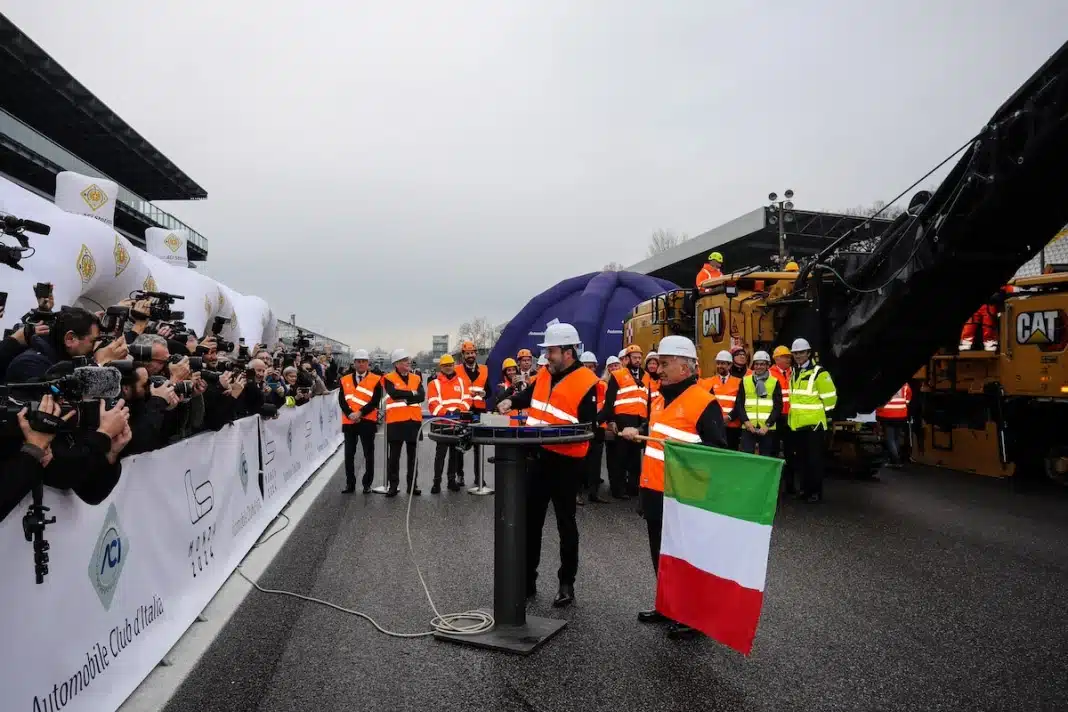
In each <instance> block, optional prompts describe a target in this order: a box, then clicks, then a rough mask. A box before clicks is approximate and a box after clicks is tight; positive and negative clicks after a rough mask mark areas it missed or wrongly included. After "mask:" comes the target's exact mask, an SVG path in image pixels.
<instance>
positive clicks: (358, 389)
mask: <svg viewBox="0 0 1068 712" xmlns="http://www.w3.org/2000/svg"><path fill="white" fill-rule="evenodd" d="M380 378H381V377H380V376H376V375H375V374H373V373H371V372H370V371H368V372H367V373H366V374H365V375H364V377H363V380H362V381H360V383H359V384H358V385H357V383H356V374H355V373H349V374H346V375H344V376H342V377H341V390H342V392H343V393H344V394H345V400H347V401H348V402H349V407H350V408H352V410H355V411H357V412H359V411H360V409H362V408H363V407H364V406H365V405H367V404H368V403H370V402H371V398H372V397H373V396H374V394H375V386H377V385H378V381H379V379H380ZM360 420H362V421H370V422H372V423H377V422H378V408H377V407H376V408H375V409H374V410H372V411H371V412H370V413H368V414H367V415H364V416H361V417H360ZM341 422H342V423H343V424H344V425H352V424H353V423H355V422H356V421H355V420H352V419H351V418H349V417H348V416H347V415H345V414H344V413H342V414H341Z"/></svg>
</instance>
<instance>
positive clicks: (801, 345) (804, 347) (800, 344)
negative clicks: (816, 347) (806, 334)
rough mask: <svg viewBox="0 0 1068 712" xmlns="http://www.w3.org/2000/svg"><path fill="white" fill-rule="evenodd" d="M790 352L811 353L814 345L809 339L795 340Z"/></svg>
mask: <svg viewBox="0 0 1068 712" xmlns="http://www.w3.org/2000/svg"><path fill="white" fill-rule="evenodd" d="M790 350H791V351H793V352H794V353H797V352H798V351H811V350H812V345H811V344H810V343H808V340H807V339H794V345H793V346H791V347H790Z"/></svg>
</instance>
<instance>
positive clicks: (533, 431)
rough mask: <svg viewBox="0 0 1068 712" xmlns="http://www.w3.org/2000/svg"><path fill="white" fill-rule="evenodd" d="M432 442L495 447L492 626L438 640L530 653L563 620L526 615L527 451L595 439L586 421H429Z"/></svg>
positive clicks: (560, 627)
mask: <svg viewBox="0 0 1068 712" xmlns="http://www.w3.org/2000/svg"><path fill="white" fill-rule="evenodd" d="M429 437H430V439H431V440H433V441H435V442H444V443H450V444H452V443H461V444H466V443H468V442H470V443H471V444H477V445H492V446H493V448H494V459H493V462H494V473H495V474H494V486H495V488H496V499H495V502H494V507H493V509H494V527H493V618H494V621H495V626H494V628H493V630H491V631H488V632H486V633H479V634H476V635H458V634H454V633H435V634H434V637H435V638H438V639H440V640H449V641H453V642H456V643H465V644H467V645H473V646H476V647H480V648H490V649H493V650H503V651H506V652H510V653H519V654H520V655H529V654H530V653H532V652H534V650H535V649H536V648H537V647H538V646H539V645H541V644H542V643H544V642H545V641H546V640H548V639H549V638H551V637H552V636H554V635H556V634H557V633H559V632H560V631H561V630H563V628H564V626H565V625H567V621H564V620H557V619H553V618H542V617H540V616H528V615H527V601H526V569H527V567H526V563H527V548H526V540H527V508H526V504H527V502H526V500H527V463H528V459H527V458H528V451H529V450H530V449H531V448H536V447H540V446H542V445H564V444H567V443H576V442H583V441H585V440H592V439H593V428H592V426H590V425H589V424H581V425H572V426H521V427H510V426H507V425H490V424H484V423H447V422H442V423H432V424H431V426H430V433H429Z"/></svg>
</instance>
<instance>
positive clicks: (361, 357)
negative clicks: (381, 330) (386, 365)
mask: <svg viewBox="0 0 1068 712" xmlns="http://www.w3.org/2000/svg"><path fill="white" fill-rule="evenodd" d="M352 360H353V361H370V360H371V354H369V353H367V349H356V350H355V351H353V352H352Z"/></svg>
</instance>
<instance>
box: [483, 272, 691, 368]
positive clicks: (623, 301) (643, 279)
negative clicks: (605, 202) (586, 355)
mask: <svg viewBox="0 0 1068 712" xmlns="http://www.w3.org/2000/svg"><path fill="white" fill-rule="evenodd" d="M678 288H679V287H678V286H677V285H676V284H675V283H673V282H669V281H667V280H664V279H658V278H656V277H650V276H648V275H644V274H638V273H637V272H590V273H588V274H583V275H580V276H578V277H571V278H570V279H565V280H564V281H562V282H559V283H558V284H556V285H554V286H552V287H550V288H549V289H546V290H545V291H544V292H542V293H541V294H539V295H538V296H536V297H534V298H533V299H531V300H530V301H529V302H527V305H526V306H525V307H523V308H522V309H521V310H520V311H519V313H518V314H516V315H515V316H514V317H512V320H511V321H509V322H508V326H507V327H505V329H504V331H503V332H502V333H501V337H500V339H499V340H498V341H497V344H496V345H495V346H494V347H493V350H492V351H490V355H489V359H488V361H487V365H488V367H489V372H490V380H491V382H492V383H494V384H496V383H498V382H499V381H500V374H501V363H502V362H503V361H504V359H506V358H508V357H509V356H512V357H514V356H515V354H516V352H517V351H519V349H522V348H527V349H530V350H531V351H532V352H533V353H534V355H535V357H536V356H537V355H538V353H539V352H540V349H539V348H538V346H537V344H538V343H540V342H541V337H542V335H543V334H544V333H545V326H546V324H547V323H548V322H550V321H552V320H553V319H559V320H560V321H563V322H567V323H569V324H573V325H574V326H575V328H577V329H578V332H579V336H581V337H582V341H583V345H584V347H585V348H586V349H588V350H591V351H593V352H594V353H595V354H597V360H598V361H599V362H600V363H601V364H602V365H603V364H604V361H605V359H606V358H608V357H609V356H612V355H615V354H617V353H618V352H619V350H620V349H622V348H623V319H624V318H625V317H626V315H627V313H628V312H629V311H630V310H631V309H633V308H634V307H636V306H637V305H638V304H640V303H641V302H643V301H645V300H646V299H650V298H651V297H654V296H656V295H657V294H661V293H663V292H666V291H670V290H674V289H678Z"/></svg>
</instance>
